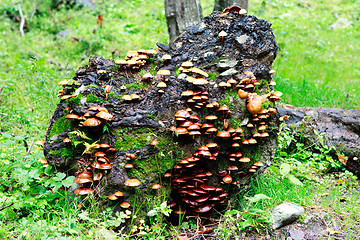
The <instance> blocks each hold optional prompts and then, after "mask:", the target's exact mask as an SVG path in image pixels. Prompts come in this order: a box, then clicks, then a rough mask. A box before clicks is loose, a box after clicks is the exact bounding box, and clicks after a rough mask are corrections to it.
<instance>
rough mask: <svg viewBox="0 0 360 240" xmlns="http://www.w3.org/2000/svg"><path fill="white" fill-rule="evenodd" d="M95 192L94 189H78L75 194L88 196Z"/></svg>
mask: <svg viewBox="0 0 360 240" xmlns="http://www.w3.org/2000/svg"><path fill="white" fill-rule="evenodd" d="M92 192H94V189H92V188H77V189H75V191H74V193H75V194H77V195H87V194H90V193H92Z"/></svg>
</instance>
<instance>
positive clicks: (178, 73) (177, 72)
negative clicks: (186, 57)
mask: <svg viewBox="0 0 360 240" xmlns="http://www.w3.org/2000/svg"><path fill="white" fill-rule="evenodd" d="M175 74H176V76H179V75H180V74H181V71H180V69H179V68H178V69H176V71H175Z"/></svg>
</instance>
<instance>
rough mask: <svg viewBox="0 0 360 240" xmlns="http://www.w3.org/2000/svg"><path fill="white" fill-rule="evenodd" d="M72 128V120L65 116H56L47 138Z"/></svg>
mask: <svg viewBox="0 0 360 240" xmlns="http://www.w3.org/2000/svg"><path fill="white" fill-rule="evenodd" d="M72 128H73V124H72V120H71V119H66V118H65V116H63V117H61V118H58V119H57V120H56V122H54V123H53V124H52V125H51V128H50V132H49V138H51V137H52V136H54V135H57V134H60V133H62V132H65V131H71V130H72Z"/></svg>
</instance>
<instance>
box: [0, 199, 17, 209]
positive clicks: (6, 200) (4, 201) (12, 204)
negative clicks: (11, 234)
mask: <svg viewBox="0 0 360 240" xmlns="http://www.w3.org/2000/svg"><path fill="white" fill-rule="evenodd" d="M7 200H8V198H5V201H4V204H5V203H6V201H7ZM12 205H14V203H10V204H9V205H7V206H4V207H1V208H0V211H2V210H4V209H5V208H8V207H11V206H12Z"/></svg>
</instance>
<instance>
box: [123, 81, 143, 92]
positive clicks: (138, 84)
mask: <svg viewBox="0 0 360 240" xmlns="http://www.w3.org/2000/svg"><path fill="white" fill-rule="evenodd" d="M125 86H126V88H127V89H128V90H134V89H144V88H147V85H146V84H144V83H142V82H136V83H131V84H125Z"/></svg>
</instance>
